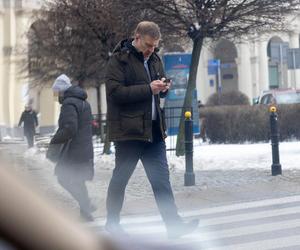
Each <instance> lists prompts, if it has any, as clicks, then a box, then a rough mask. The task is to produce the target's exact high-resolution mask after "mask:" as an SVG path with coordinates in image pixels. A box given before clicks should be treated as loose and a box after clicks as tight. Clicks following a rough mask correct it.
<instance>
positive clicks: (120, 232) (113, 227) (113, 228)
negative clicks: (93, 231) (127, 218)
mask: <svg viewBox="0 0 300 250" xmlns="http://www.w3.org/2000/svg"><path fill="white" fill-rule="evenodd" d="M104 228H105V230H106V231H107V232H109V233H110V234H112V235H116V236H128V233H127V232H126V231H125V230H124V229H123V227H122V226H121V225H120V224H118V223H106V224H105V226H104Z"/></svg>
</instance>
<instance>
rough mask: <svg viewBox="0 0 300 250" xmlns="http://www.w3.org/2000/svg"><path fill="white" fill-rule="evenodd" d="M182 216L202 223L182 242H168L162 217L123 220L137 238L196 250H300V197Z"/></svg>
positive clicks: (101, 222) (99, 223) (96, 224)
mask: <svg viewBox="0 0 300 250" xmlns="http://www.w3.org/2000/svg"><path fill="white" fill-rule="evenodd" d="M182 214H183V216H184V217H185V218H187V219H189V218H199V219H200V224H199V227H198V228H197V230H196V231H195V232H194V233H192V234H190V235H186V236H184V237H182V238H181V239H178V240H172V241H170V240H167V238H166V234H165V227H164V224H163V223H162V221H161V218H160V217H159V216H139V217H134V216H127V217H125V218H123V219H122V225H123V227H124V229H125V230H126V231H127V232H128V233H129V234H130V235H133V236H135V237H140V238H147V239H148V240H149V239H151V241H157V242H161V241H168V242H169V243H170V244H174V245H181V246H187V247H188V246H191V247H193V248H192V249H222V250H223V249H234V250H235V249H249V250H252V249H259V250H260V249H300V196H289V197H283V198H276V199H266V200H261V201H253V202H243V203H236V204H232V205H225V206H216V207H212V208H205V209H199V210H193V211H187V212H184V213H182ZM103 225H104V220H103V219H98V220H96V221H95V222H94V223H91V224H90V226H91V227H93V228H98V229H101V227H103ZM184 249H185V248H184ZM186 249H189V248H186Z"/></svg>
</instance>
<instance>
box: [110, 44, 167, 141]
mask: <svg viewBox="0 0 300 250" xmlns="http://www.w3.org/2000/svg"><path fill="white" fill-rule="evenodd" d="M148 67H149V71H150V77H151V79H149V77H148V75H147V72H146V70H145V67H144V56H143V53H141V52H138V51H137V50H136V49H135V47H134V46H133V45H132V40H124V41H122V42H120V43H119V44H118V45H117V47H116V49H115V50H114V53H113V55H112V57H111V58H110V61H109V63H108V66H107V71H106V79H105V84H106V96H107V122H108V134H109V138H110V140H111V141H126V140H141V141H152V139H153V135H152V91H151V87H150V82H151V81H153V80H157V79H161V78H162V77H164V75H165V74H164V70H163V65H162V62H161V59H160V58H159V56H158V55H157V54H156V53H155V52H154V53H153V54H152V55H151V56H150V58H149V60H148ZM165 95H166V93H161V95H160V96H159V95H155V107H156V111H157V115H158V116H157V119H158V124H159V128H160V130H161V134H162V136H163V137H166V135H165V118H164V115H163V112H162V110H161V108H160V103H159V102H160V98H163V97H165Z"/></svg>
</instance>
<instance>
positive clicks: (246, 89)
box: [238, 43, 253, 103]
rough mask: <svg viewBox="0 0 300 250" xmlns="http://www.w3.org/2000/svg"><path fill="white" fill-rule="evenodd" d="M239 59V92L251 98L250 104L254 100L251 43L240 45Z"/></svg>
mask: <svg viewBox="0 0 300 250" xmlns="http://www.w3.org/2000/svg"><path fill="white" fill-rule="evenodd" d="M239 52H240V53H239V58H238V74H239V76H238V77H239V78H238V86H239V91H241V92H243V93H244V94H245V95H247V96H248V97H249V101H250V103H251V102H252V98H253V91H252V89H253V88H252V79H251V77H252V75H251V56H250V46H249V43H241V44H239Z"/></svg>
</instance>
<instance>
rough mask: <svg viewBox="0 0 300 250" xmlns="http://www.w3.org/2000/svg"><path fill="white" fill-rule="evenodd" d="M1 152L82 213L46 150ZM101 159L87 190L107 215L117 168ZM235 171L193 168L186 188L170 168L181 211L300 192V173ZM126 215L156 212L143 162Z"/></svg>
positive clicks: (16, 147)
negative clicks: (228, 178)
mask: <svg viewBox="0 0 300 250" xmlns="http://www.w3.org/2000/svg"><path fill="white" fill-rule="evenodd" d="M0 152H1V153H0V157H5V158H12V159H10V162H11V164H12V167H13V168H14V169H15V170H16V171H17V172H21V173H23V174H25V175H27V176H28V177H29V178H30V179H31V180H32V182H34V184H35V185H36V186H37V189H38V190H41V191H42V192H43V193H44V194H45V195H46V196H47V197H48V198H49V199H51V200H54V201H55V203H56V204H57V206H58V207H60V208H65V209H68V210H70V211H71V213H72V214H74V216H78V206H77V204H76V202H74V200H73V199H72V198H71V197H70V196H69V194H68V193H67V192H66V191H65V190H64V189H63V188H61V187H60V186H59V185H58V184H57V181H56V178H55V176H54V175H53V167H54V166H53V165H52V164H51V163H50V162H48V161H47V160H45V159H44V155H43V154H39V153H37V152H36V151H34V150H31V151H30V150H27V149H26V145H25V143H18V144H0ZM99 157H102V158H101V160H99V162H98V163H97V165H96V168H95V178H94V180H93V181H92V182H90V183H88V189H89V192H90V195H91V197H92V199H93V201H94V203H96V204H97V206H98V207H99V208H98V211H97V212H96V213H95V217H105V198H106V190H107V186H108V182H109V180H110V176H111V172H112V168H113V162H112V159H113V156H99ZM236 172H238V173H235V171H233V170H229V171H227V172H226V171H224V170H220V171H218V170H212V171H208V170H203V171H201V170H197V171H195V174H196V184H197V185H196V186H194V187H184V186H183V177H184V171H182V170H178V169H174V168H173V169H172V168H171V170H170V174H171V183H172V186H173V190H174V195H175V199H176V203H177V205H178V209H179V212H183V211H186V210H194V209H199V208H208V207H214V206H221V205H226V204H232V203H238V202H243V201H255V200H262V199H266V198H278V197H284V196H291V195H296V194H300V185H299V184H300V171H296V170H284V169H283V174H284V175H283V176H275V177H273V176H271V173H270V169H268V170H261V169H257V170H253V169H251V170H243V171H242V172H241V171H238V170H236ZM226 175H228V176H231V178H234V176H235V175H236V176H238V177H240V176H241V175H244V177H243V178H244V180H243V181H241V182H239V181H238V180H236V181H235V182H233V183H229V182H224V183H222V181H221V179H219V181H218V178H221V176H222V177H223V178H226ZM260 175H263V176H264V178H257V180H255V176H260ZM232 176H233V177H232ZM249 176H251V177H249ZM247 178H249V181H247V180H248V179H247ZM210 179H213V180H210ZM245 180H246V181H245ZM137 190H138V191H137ZM123 214H124V215H125V214H126V215H132V214H137V215H138V214H158V210H157V207H156V204H155V200H154V197H153V194H152V190H151V188H150V185H149V184H148V181H147V179H146V176H145V173H144V170H143V168H142V167H141V166H140V164H139V166H138V168H137V169H136V171H135V173H134V175H133V176H132V178H131V180H130V182H129V185H128V188H127V191H126V198H125V203H124V209H123Z"/></svg>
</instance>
